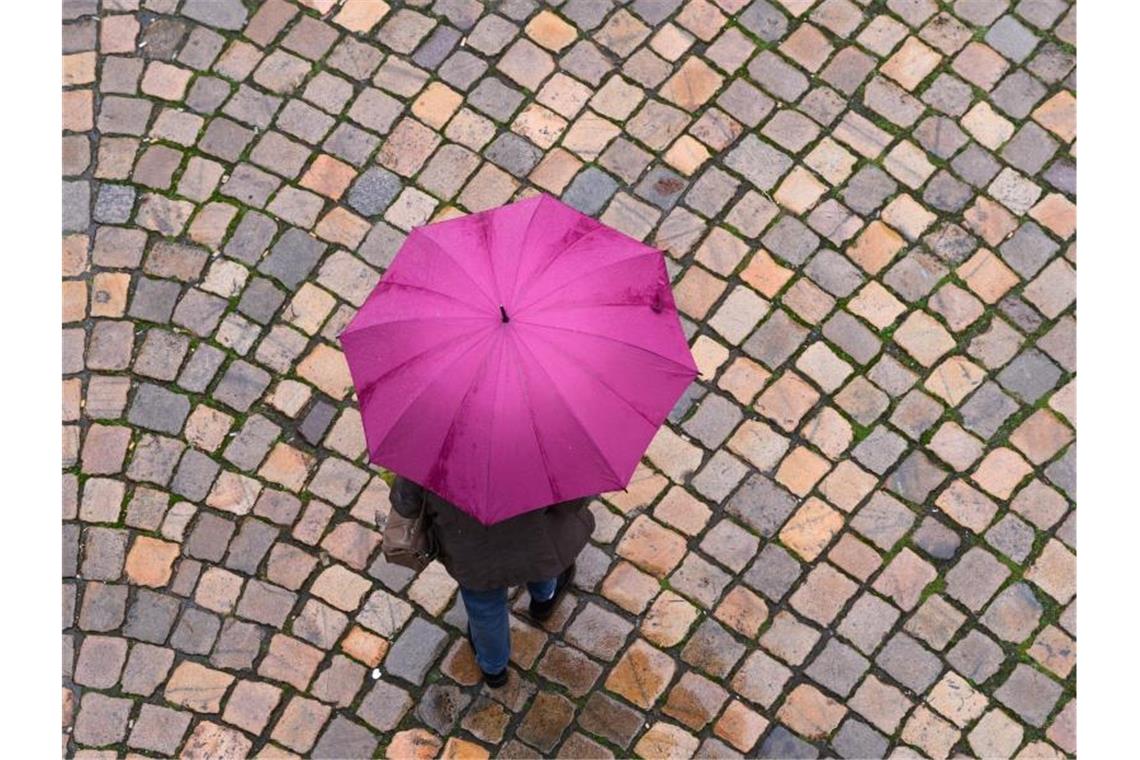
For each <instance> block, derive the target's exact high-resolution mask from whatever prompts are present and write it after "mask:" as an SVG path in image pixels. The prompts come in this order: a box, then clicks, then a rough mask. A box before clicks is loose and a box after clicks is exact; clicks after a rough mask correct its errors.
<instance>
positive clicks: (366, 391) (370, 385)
mask: <svg viewBox="0 0 1140 760" xmlns="http://www.w3.org/2000/svg"><path fill="white" fill-rule="evenodd" d="M379 326H380V325H370V326H369V327H364V328H361V330H362V331H363V330H367V329H370V328H371V327H379ZM474 332H476V331H475V330H468V331H466V332H462V333H460V334H459V335H456V336H454V337H452V338H451V339H450V340H445V341H443V342H442V343H437V344H435V345H434V346H431V347H429V348H427V349H425V350H423V351H420V352H419V353H418V354H416V355H414V356H409V357H408V358H407V359H405V360H404V361H402V362H400V363H399V364H396V365H394V366H391V367H389V368H388V369H386V370H384V371H383V372H381V373H380V374H379V375H377V376H376V377H374V378H373V379H371V380H369V381H368V382H367V383H365V384H364V385H363V386H361V388H360V390H359V391H358V392H357V394H356V397H357V401H358V402H359V404H360V406H361V407H363V406H364V402H365V400H366V397H370V396H371V395H372V393H374V392H375V390H376V386H377V385H378V384H379V383H380V382H381V381H382V380H386V379H388V378H389V377H390V376H391V375H392V373H393V372H397V371H399V370H401V369H403V368H404V367H406V366H408V365H409V364H411V363H412V362H415V361H418V360H420V359H423V358H424V357H425V356H427V355H428V354H432V353H435V352H436V351H439V350H440V349H443V348H450V347H451V346H452V345H454V344H456V343H459V342H460V341H461V340H464V339H466V338H469V337H470V336H471V334H472V333H474ZM464 353H466V352H463V353H461V354H460V355H459V356H457V357H456V358H455V361H458V360H459V358H460V357H462V356H463V354H464ZM447 366H449V367H450V366H451V365H450V364H448V365H447ZM436 377H438V374H437V375H433V376H432V380H433V381H434V380H435V378H436ZM412 400H413V401H414V400H415V399H412Z"/></svg>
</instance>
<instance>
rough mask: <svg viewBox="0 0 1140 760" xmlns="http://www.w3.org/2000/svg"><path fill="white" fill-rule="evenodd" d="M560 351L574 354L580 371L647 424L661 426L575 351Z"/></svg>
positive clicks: (561, 348)
mask: <svg viewBox="0 0 1140 760" xmlns="http://www.w3.org/2000/svg"><path fill="white" fill-rule="evenodd" d="M559 350H560V351H562V352H563V353H566V354H573V355H574V359H575V360H576V363H577V366H578V369H580V370H581V371H583V372H585V373H586V374H587V375H589V376H590V377H592V378H594V380H596V381H597V383H598V385H600V386H602V387H603V388H605V389H606V390H608V391H609V392H610V393H612V394H613V395H614V396H615V397H616V398H618V399H620V400H621V402H622V403H623V404H625V405H626V406H628V407H629V408H630V409H632V410H633V413H634V414H636V415H637V416H638V417H640V418H641V419H643V420H645V421H646V422H647V423H649V424H650V425H652V426H654V427H657V426H658V425H660V424H661V423H660V422H654V421H653V420H651V419H649V417H647V416H646V415H645V413H644V412H643V411H641V410H640V409H638V408H637V407H636V406H634V405H633V404H632V403H630V401H629V399H627V398H626V397H625V396H623V395H621V394H620V393H618V391H617V389H615V388H614V387H613V386H612V385H610V384H609V383H607V382H606V380H605V378H604V377H602V376H601V375H600V374H598V373H597V372H596V371H595V370H594V369H593V368H591V367H589V365H588V364H587V363H586V362H584V361H582V360H581V359H580V358H579V356H578V354H576V353H575V352H574V351H571V350H569V349H567V348H566V347H565V346H562V347H560V348H559ZM531 353H533V349H532V350H531Z"/></svg>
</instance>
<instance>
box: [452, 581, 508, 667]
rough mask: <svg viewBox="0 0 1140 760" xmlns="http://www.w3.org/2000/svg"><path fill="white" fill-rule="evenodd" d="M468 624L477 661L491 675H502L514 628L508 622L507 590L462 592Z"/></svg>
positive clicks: (469, 590)
mask: <svg viewBox="0 0 1140 760" xmlns="http://www.w3.org/2000/svg"><path fill="white" fill-rule="evenodd" d="M459 593H460V594H461V595H462V596H463V606H464V607H465V608H466V609H467V620H468V622H469V623H470V625H471V641H472V644H474V647H475V661H476V662H477V663H479V668H480V669H481V670H482V671H483V672H484V673H487V674H488V675H494V674H496V673H501V672H502V671H503V670H505V669H506V667H507V661H508V660H509V659H510V656H511V628H510V623H509V621H508V619H507V590H506V589H505V588H496V589H491V590H489V591H473V590H471V589H466V588H463V587H462V586H461V587H460V588H459Z"/></svg>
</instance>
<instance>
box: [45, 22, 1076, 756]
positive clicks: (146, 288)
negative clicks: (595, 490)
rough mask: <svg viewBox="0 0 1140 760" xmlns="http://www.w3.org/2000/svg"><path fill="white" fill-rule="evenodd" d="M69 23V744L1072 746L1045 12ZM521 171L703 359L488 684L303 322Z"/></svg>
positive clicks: (517, 621) (356, 299)
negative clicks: (588, 217) (570, 575)
mask: <svg viewBox="0 0 1140 760" xmlns="http://www.w3.org/2000/svg"><path fill="white" fill-rule="evenodd" d="M63 18H64V21H63V73H64V91H63V100H64V125H63V130H64V131H63V138H62V139H63V167H64V174H65V178H64V182H63V187H64V190H63V192H64V198H65V212H64V219H63V293H64V296H65V306H64V314H63V338H64V359H63V362H64V373H65V375H64V380H63V390H64V396H63V417H64V424H63V468H64V493H63V541H64V545H65V553H64V557H65V559H64V567H63V591H64V594H63V603H64V604H63V606H64V610H63V629H64V631H63V648H64V666H63V667H64V677H63V708H64V709H63V714H64V723H63V742H64V752H65V753H66V754H69V755H76V756H91V757H95V756H98V757H103V756H104V755H103V754H98V753H93V752H90V751H89V750H90V749H94V748H104V749H109V750H111V751H110V752H108V753H106V756H113V755H115V754H119V755H122V754H126V753H141V754H146V755H172V754H181V755H182V756H183V757H194V758H198V757H240V756H243V755H245V754H251V755H254V754H256V755H259V756H261V757H284V756H293V754H294V753H295V754H296V755H302V756H316V757H342V758H343V757H351V758H362V757H373V756H375V757H383V756H387V757H399V758H405V757H429V756H432V755H436V754H442V755H443V756H445V757H452V758H456V757H464V758H467V757H480V756H487V755H488V754H491V755H496V756H505V757H539V756H553V755H556V754H557V755H558V756H564V757H579V758H583V757H588V758H596V757H609V756H613V755H616V756H629V755H640V756H643V757H665V756H669V757H674V756H690V755H694V754H697V755H700V756H705V757H733V756H737V755H739V754H747V755H749V756H757V755H759V756H764V757H816V756H817V755H822V756H841V757H883V756H885V755H888V754H889V755H890V756H892V757H915V756H919V755H922V756H928V757H932V758H945V757H947V756H950V755H955V756H958V755H969V756H982V757H1008V756H1017V757H1029V758H1043V757H1054V756H1060V755H1069V754H1072V753H1074V752H1075V714H1076V710H1075V705H1076V703H1075V701H1074V695H1075V647H1076V645H1075V632H1076V628H1075V617H1076V608H1075V601H1074V593H1075V585H1074V574H1075V561H1076V559H1075V512H1074V508H1073V507H1074V501H1073V499H1074V488H1075V483H1074V458H1075V449H1074V447H1073V439H1074V430H1073V424H1072V423H1073V419H1074V383H1073V377H1074V375H1073V373H1074V371H1075V364H1074V325H1075V321H1074V288H1073V283H1074V277H1075V270H1074V262H1075V257H1076V247H1075V244H1074V242H1073V241H1074V205H1073V204H1074V199H1075V195H1074V193H1075V184H1074V154H1075V150H1074V145H1075V144H1074V142H1073V141H1074V136H1075V119H1074V105H1075V100H1074V65H1075V50H1074V47H1073V45H1074V42H1075V14H1074V10H1073V8H1072V7H1071V5H1070V3H1068V2H1066V1H1065V0H956V2H951V1H950V0H941V1H938V2H936V0H886V1H885V2H884V1H883V0H820V1H818V2H817V1H815V0H633V1H632V2H612V1H611V0H565V1H564V2H561V1H557V0H555V1H551V2H547V3H538V2H535V0H500V1H498V2H492V1H491V0H488V1H487V2H484V3H480V2H476V0H419V1H418V2H413V1H412V0H408V2H389V3H387V4H386V3H384V2H381V1H380V0H343V2H340V3H337V2H335V0H265V2H263V3H255V2H242V1H241V0H141V2H140V0H102V2H99V0H64V2H63ZM538 191H546V192H549V193H551V194H553V195H556V196H559V197H561V198H562V199H564V200H565V201H566V202H567V203H570V204H571V205H573V206H575V207H577V208H579V209H581V210H582V211H584V212H586V213H589V214H593V215H596V216H598V217H599V218H601V219H602V220H603V221H605V222H607V223H609V224H611V225H613V226H615V227H617V228H619V229H621V230H623V231H625V232H627V233H628V234H630V235H632V236H634V237H636V238H639V239H643V240H646V241H647V242H650V243H651V244H653V245H656V246H658V247H660V248H662V249H664V250H665V251H666V253H667V260H668V263H669V267H670V270H671V273H672V274H673V275H674V287H675V292H676V297H677V301H678V304H679V306H680V309H681V311H682V312H683V314H684V315H685V317H684V319H683V322H684V325H685V328H686V330H687V332H688V333H689V335H690V336H691V339H692V347H693V352H694V354H695V356H696V357H697V361H698V364H699V366H700V369H701V376H700V378H699V382H697V383H695V384H694V385H693V386H692V388H691V390H690V391H689V392H688V393H687V394H686V395H685V397H684V398H683V399H682V401H681V402H680V403H679V404H678V406H677V408H676V409H675V410H674V412H673V414H672V416H671V417H670V421H669V424H668V425H667V426H666V427H665V428H664V429H662V431H661V433H660V435H659V436H658V437H657V438H656V439H655V440H654V442H653V444H652V445H651V447H650V449H649V452H648V454H647V456H646V458H645V460H644V462H643V464H642V466H641V467H640V468H639V470H638V471H637V473H636V475H635V477H634V482H633V484H632V485H631V486H630V488H629V489H628V492H622V493H615V494H606V495H603V497H602V498H600V499H599V500H597V501H596V502H595V503H594V504H592V507H591V508H592V509H593V510H594V512H595V513H596V516H597V530H596V533H595V535H594V536H593V541H592V542H591V543H590V545H589V546H588V547H587V549H586V550H585V552H584V553H583V555H582V557H581V560H580V564H579V567H580V572H579V575H578V581H577V588H576V589H575V590H574V592H573V593H572V595H571V596H570V597H568V599H567V603H566V604H565V605H564V606H563V608H562V610H561V611H560V612H559V614H558V615H557V616H556V618H555V619H554V620H553V621H552V622H551V623H550V624H549V625H547V626H546V627H544V628H539V627H535V626H534V625H532V624H529V623H528V622H526V619H525V618H524V617H522V616H519V617H515V618H514V619H513V620H512V631H513V637H514V650H513V655H512V659H513V672H512V676H511V684H510V686H509V687H508V688H507V689H506V690H505V691H501V692H492V691H489V690H486V689H484V688H482V687H480V686H478V685H477V683H476V682H477V677H476V676H477V672H476V670H475V669H474V664H473V660H472V656H471V652H470V650H469V649H468V646H467V644H466V643H465V641H464V639H463V636H462V633H461V632H462V630H463V616H464V613H463V610H462V605H461V604H460V603H459V602H458V600H457V597H456V594H455V585H454V583H453V582H452V581H451V580H450V579H449V578H448V577H447V576H446V574H445V573H443V572H442V570H441V569H440V568H439V567H438V566H433V567H432V568H429V569H428V570H427V571H425V572H423V573H421V574H420V575H419V576H418V577H412V576H411V575H410V574H409V573H407V572H405V571H403V570H401V569H400V568H395V567H392V566H388V565H385V563H384V561H383V560H382V558H381V557H380V552H379V548H378V544H379V540H380V534H379V527H378V526H379V525H382V524H383V521H384V519H385V515H386V511H387V494H388V486H387V484H386V481H385V479H384V478H385V474H384V473H380V472H378V471H377V470H375V469H371V468H369V466H368V465H367V455H366V453H365V444H364V440H363V437H362V430H361V425H360V416H359V414H358V412H357V410H356V407H355V405H354V400H353V397H352V395H351V383H350V380H349V376H348V373H347V370H346V366H345V364H344V360H343V356H342V354H341V353H340V351H339V348H338V346H337V343H336V341H335V336H336V334H337V332H338V331H339V330H340V329H341V328H342V327H343V326H344V325H345V324H346V323H347V321H348V320H349V318H350V317H351V316H352V314H353V311H354V308H355V307H358V306H359V305H360V304H361V302H362V299H363V298H364V297H365V296H366V294H367V293H368V292H369V290H370V289H371V287H372V286H373V285H374V284H375V282H376V281H377V279H378V278H379V277H380V274H381V272H382V271H383V270H384V267H385V265H387V264H388V263H389V262H390V261H391V259H392V256H393V254H394V253H395V251H396V249H397V247H398V246H399V244H400V242H401V240H402V239H403V237H404V235H405V234H406V233H407V231H408V230H409V229H411V228H412V227H413V226H416V225H419V224H423V223H425V222H427V221H429V220H432V219H439V218H443V217H446V216H449V215H453V214H459V213H464V212H468V211H475V210H481V209H486V208H489V207H493V206H496V205H499V204H502V203H505V202H507V201H510V200H512V199H517V198H520V197H524V196H526V195H528V194H531V193H535V192H538ZM517 601H518V603H519V604H525V602H526V599H525V595H524V597H522V598H519V599H518V600H517Z"/></svg>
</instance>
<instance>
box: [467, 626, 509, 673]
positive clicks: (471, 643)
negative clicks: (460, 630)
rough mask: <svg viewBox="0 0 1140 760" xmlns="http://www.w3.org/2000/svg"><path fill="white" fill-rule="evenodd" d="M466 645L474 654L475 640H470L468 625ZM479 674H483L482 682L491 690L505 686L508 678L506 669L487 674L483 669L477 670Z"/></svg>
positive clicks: (468, 627)
mask: <svg viewBox="0 0 1140 760" xmlns="http://www.w3.org/2000/svg"><path fill="white" fill-rule="evenodd" d="M467 643H468V644H470V645H471V651H472V652H474V651H475V639H473V638H471V626H470V625H469V626H467ZM476 664H478V659H476ZM479 672H480V673H482V674H483V682H484V683H485V684H487V685H488V686H490V687H491V688H492V689H498V688H499V687H501V686H506V685H507V678H508V676H509V674H508V673H507V668H503V669H502V670H500V671H499V672H498V673H488V672H487V671H485V670H483V668H479Z"/></svg>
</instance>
